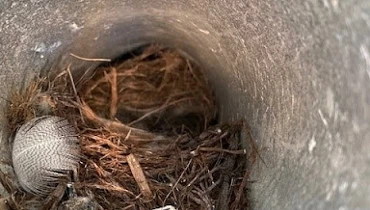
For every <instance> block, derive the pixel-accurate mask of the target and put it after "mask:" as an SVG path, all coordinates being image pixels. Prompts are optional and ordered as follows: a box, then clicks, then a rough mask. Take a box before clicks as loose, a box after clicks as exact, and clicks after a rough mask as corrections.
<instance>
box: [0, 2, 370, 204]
mask: <svg viewBox="0 0 370 210" xmlns="http://www.w3.org/2000/svg"><path fill="white" fill-rule="evenodd" d="M369 23H370V1H367V0H348V1H337V0H320V1H316V0H308V1H293V0H288V1H273V0H266V1H259V0H250V1H245V0H235V1H207V0H202V1H199V0H190V1H186V0H166V1H159V0H151V1H144V0H139V1H138V0H135V1H134V0H132V1H131V0H125V1H122V0H113V1H102V0H80V1H70V2H68V3H66V2H65V1H47V0H31V1H25V0H24V1H23V0H21V1H11V0H5V1H1V2H0V33H1V36H0V43H1V44H0V52H1V56H0V59H1V62H0V85H1V87H2V91H1V93H0V95H1V97H2V98H4V97H5V98H6V97H7V93H8V92H9V90H10V89H11V88H12V87H20V85H21V84H23V83H24V81H26V80H25V79H24V78H28V79H29V78H30V76H31V75H32V74H33V73H37V72H38V71H39V70H40V69H41V68H42V67H45V66H48V64H51V63H53V61H55V59H56V58H57V56H59V55H65V56H64V57H63V59H62V62H60V63H58V65H59V66H65V65H66V64H68V63H71V62H72V63H73V64H74V65H73V66H74V68H75V71H76V72H77V71H78V70H79V68H78V67H81V66H78V65H77V61H76V60H73V58H70V57H68V53H69V52H73V53H75V54H78V55H81V56H85V57H105V58H112V57H114V56H116V55H118V54H119V53H122V52H123V51H126V50H129V49H130V48H132V47H135V44H141V43H143V42H147V41H158V42H163V43H166V44H168V45H175V46H177V47H180V48H182V49H183V50H184V51H186V52H187V53H189V54H191V55H193V56H194V57H195V58H197V59H198V60H199V61H200V62H202V64H203V65H204V66H205V67H207V69H208V71H207V72H206V73H207V74H208V75H209V77H210V79H211V82H212V83H213V85H214V87H215V90H216V93H217V95H218V97H219V103H220V107H221V108H222V110H223V112H222V116H221V117H222V119H223V120H229V119H239V118H245V119H246V120H247V121H248V122H249V123H250V124H251V127H252V129H253V134H254V136H255V138H256V140H257V141H258V144H259V145H260V146H261V147H262V148H263V150H262V151H263V152H262V157H263V158H264V161H265V162H266V163H267V166H265V165H264V164H262V163H259V164H258V165H257V166H256V170H255V171H254V174H253V176H252V180H254V181H255V182H254V183H253V184H251V185H250V186H251V188H252V198H253V206H254V209H267V210H268V209H291V210H293V209H294V210H295V209H340V210H352V209H353V210H355V209H370V199H369V198H370V187H369V186H370V167H369V165H370V152H369V151H370V144H369V141H370V129H369V127H370V94H369V93H370V24H369ZM71 43H73V44H72V45H71ZM83 65H84V67H86V66H90V67H93V66H92V65H91V64H90V63H83ZM46 69H47V68H46ZM4 104H5V100H3V99H1V105H2V107H3V106H4ZM2 110H3V109H2ZM2 125H4V124H3V123H2ZM1 129H2V130H1V131H2V133H3V134H4V135H3V136H4V138H5V137H6V135H5V133H4V126H2V127H1ZM3 140H4V139H3ZM2 142H5V141H2ZM2 149H3V150H4V149H5V150H6V147H2ZM3 152H4V151H3ZM1 154H6V153H1Z"/></svg>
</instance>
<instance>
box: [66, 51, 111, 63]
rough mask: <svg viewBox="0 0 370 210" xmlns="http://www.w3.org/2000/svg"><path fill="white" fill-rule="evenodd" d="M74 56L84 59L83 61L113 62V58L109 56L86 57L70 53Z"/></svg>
mask: <svg viewBox="0 0 370 210" xmlns="http://www.w3.org/2000/svg"><path fill="white" fill-rule="evenodd" d="M69 54H70V55H71V56H72V57H75V58H77V59H80V60H83V61H92V62H111V59H107V58H84V57H81V56H78V55H75V54H73V53H69Z"/></svg>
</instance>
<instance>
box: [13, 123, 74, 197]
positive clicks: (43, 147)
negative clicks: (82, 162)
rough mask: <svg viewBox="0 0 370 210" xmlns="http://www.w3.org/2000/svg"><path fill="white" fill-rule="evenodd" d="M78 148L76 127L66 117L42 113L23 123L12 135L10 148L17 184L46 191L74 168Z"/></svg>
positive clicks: (43, 193)
mask: <svg viewBox="0 0 370 210" xmlns="http://www.w3.org/2000/svg"><path fill="white" fill-rule="evenodd" d="M79 152H80V150H79V145H78V138H77V134H76V131H75V129H74V128H73V126H72V125H71V124H70V123H69V122H68V121H67V120H66V119H63V118H60V117H55V116H43V117H38V118H34V119H32V120H31V121H29V122H27V123H25V124H24V125H22V126H21V128H20V129H19V130H18V131H17V133H16V135H15V139H14V143H13V150H12V161H13V167H14V171H15V174H16V176H17V178H18V181H19V183H20V185H21V187H22V188H23V189H24V190H25V191H27V192H29V193H32V194H35V195H39V196H45V195H47V194H48V193H50V192H51V191H52V190H53V187H54V186H55V185H56V183H58V181H59V179H60V178H62V176H65V175H66V174H67V173H68V172H69V171H76V170H77V167H78V162H79ZM50 186H51V187H50Z"/></svg>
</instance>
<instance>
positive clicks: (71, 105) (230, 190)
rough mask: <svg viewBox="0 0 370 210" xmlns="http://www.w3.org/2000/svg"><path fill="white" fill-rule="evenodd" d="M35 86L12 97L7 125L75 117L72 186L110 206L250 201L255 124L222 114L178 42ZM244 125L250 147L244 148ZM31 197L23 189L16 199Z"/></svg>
mask: <svg viewBox="0 0 370 210" xmlns="http://www.w3.org/2000/svg"><path fill="white" fill-rule="evenodd" d="M79 59H83V60H88V59H85V58H80V57H79ZM89 61H92V62H94V60H91V59H89ZM77 81H78V86H77V85H76V83H77ZM27 91H28V92H26V93H15V94H13V96H12V97H11V100H10V102H11V103H10V106H9V112H8V113H9V114H8V116H7V118H8V125H9V129H10V130H11V132H13V133H14V132H15V131H16V128H17V127H19V125H21V124H23V123H24V122H25V121H27V120H29V119H32V118H33V117H35V116H36V115H38V114H40V113H41V114H45V113H49V114H50V113H51V114H53V115H56V116H60V117H63V118H66V119H68V120H69V122H70V123H72V124H73V125H74V126H75V128H76V130H77V131H78V134H79V139H80V146H81V156H82V157H81V164H80V167H79V170H78V177H77V179H76V180H74V189H75V190H76V193H77V194H78V195H79V196H87V197H93V199H94V200H95V201H96V202H97V203H98V204H99V205H100V206H101V207H102V208H104V209H154V208H158V207H162V206H166V205H172V206H174V207H175V208H177V209H246V208H247V207H248V206H249V205H248V199H247V197H246V196H247V194H246V183H247V179H248V176H249V174H250V172H251V166H252V163H253V162H254V161H255V159H256V154H257V153H256V150H255V144H254V142H253V140H252V138H250V134H249V130H248V128H247V126H246V125H245V123H243V122H233V123H226V124H216V123H215V122H216V121H215V118H216V113H217V110H216V106H215V98H214V95H213V93H212V90H211V89H210V87H209V85H208V83H207V80H206V79H205V77H204V75H203V74H202V72H201V69H200V68H199V66H198V65H196V63H195V62H194V61H192V60H189V59H187V58H185V56H183V55H182V54H181V53H180V52H179V51H177V50H173V49H168V48H163V47H160V46H157V45H152V46H148V47H146V48H144V49H141V50H140V51H137V52H136V53H135V54H132V55H131V56H130V58H126V59H120V60H116V61H112V62H106V63H103V64H101V65H100V66H99V67H98V68H97V69H96V70H95V71H94V74H92V75H90V77H81V78H76V76H74V74H73V72H71V71H70V68H67V69H66V70H64V71H62V72H61V73H60V74H59V75H55V76H50V77H49V78H47V79H44V80H41V81H37V82H33V83H32V84H31V85H30V88H28V89H27ZM241 132H247V134H248V135H249V136H248V135H247V136H248V139H249V140H250V147H251V148H252V149H250V150H248V149H247V150H246V149H245V148H242V146H241V141H240V135H241ZM247 151H248V152H247ZM247 163H248V164H247ZM247 166H248V167H247ZM0 178H1V177H0ZM1 180H3V182H4V178H2V179H1ZM18 194H19V193H18ZM58 196H59V197H60V198H58V199H54V203H53V202H51V203H52V204H51V206H54V207H55V206H57V205H59V203H58V202H60V200H62V199H63V194H62V195H58ZM58 196H54V197H58ZM25 198H26V197H24V196H18V197H17V196H15V198H14V199H13V201H14V202H13V205H12V206H13V207H12V208H16V207H17V208H22V205H23V204H24V202H23V200H24V199H25ZM22 199H23V200H22ZM14 203H15V204H14ZM45 205H47V204H45ZM48 205H50V202H49V204H48ZM14 206H16V207H14ZM45 208H46V207H45V206H44V209H45ZM48 208H49V207H48Z"/></svg>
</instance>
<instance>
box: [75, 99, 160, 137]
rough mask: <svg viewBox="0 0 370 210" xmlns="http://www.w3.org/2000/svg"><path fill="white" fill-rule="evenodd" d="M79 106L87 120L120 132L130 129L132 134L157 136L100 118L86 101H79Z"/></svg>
mask: <svg viewBox="0 0 370 210" xmlns="http://www.w3.org/2000/svg"><path fill="white" fill-rule="evenodd" d="M80 108H81V111H82V114H83V115H84V116H85V117H86V118H88V119H89V120H91V121H93V122H95V123H98V124H100V125H101V126H105V127H107V128H110V129H113V130H116V131H117V130H118V131H122V132H129V131H130V130H131V131H132V132H133V133H134V134H138V135H142V136H143V137H148V138H158V136H155V135H154V134H151V133H149V132H147V131H145V130H141V129H138V128H132V127H129V126H127V125H124V124H122V123H120V122H116V121H112V120H107V119H104V118H101V117H99V116H97V115H96V114H95V112H94V111H93V110H92V109H91V108H90V107H89V105H87V104H86V102H84V101H81V103H80Z"/></svg>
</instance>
